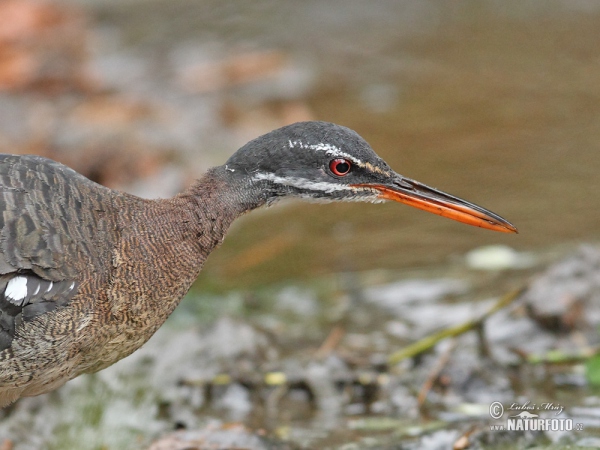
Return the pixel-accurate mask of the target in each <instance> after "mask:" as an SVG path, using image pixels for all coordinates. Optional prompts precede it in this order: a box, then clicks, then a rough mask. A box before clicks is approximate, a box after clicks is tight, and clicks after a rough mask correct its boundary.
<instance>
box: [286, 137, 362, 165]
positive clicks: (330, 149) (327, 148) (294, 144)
mask: <svg viewBox="0 0 600 450" xmlns="http://www.w3.org/2000/svg"><path fill="white" fill-rule="evenodd" d="M288 144H289V146H290V148H302V149H310V150H315V151H318V152H325V154H326V155H327V156H333V157H336V158H346V159H348V160H350V161H352V162H353V163H354V164H356V165H358V166H362V165H364V163H363V162H362V161H361V160H359V159H357V158H355V157H354V156H352V155H349V154H348V153H345V152H343V151H341V150H340V149H339V148H337V147H336V146H335V145H331V144H325V143H320V144H305V143H304V142H302V141H291V140H290V141H288Z"/></svg>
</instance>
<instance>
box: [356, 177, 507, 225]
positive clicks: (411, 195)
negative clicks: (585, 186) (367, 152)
mask: <svg viewBox="0 0 600 450" xmlns="http://www.w3.org/2000/svg"><path fill="white" fill-rule="evenodd" d="M354 186H356V187H368V188H371V189H375V190H377V191H379V197H380V198H382V199H386V200H394V201H396V202H400V203H404V204H406V205H410V206H414V207H415V208H419V209H422V210H424V211H429V212H431V213H434V214H438V215H440V216H443V217H448V218H449V219H453V220H457V221H459V222H462V223H466V224H469V225H473V226H476V227H481V228H487V229H488V230H494V231H501V232H503V233H518V231H517V228H516V227H515V226H514V225H513V224H511V223H510V222H508V221H507V220H505V219H503V218H502V217H500V216H499V215H498V214H495V213H493V212H491V211H489V210H487V209H485V208H482V207H481V206H477V205H475V204H473V203H470V202H468V201H466V200H463V199H461V198H458V197H454V196H453V195H450V194H446V193H445V192H442V191H438V190H437V189H434V188H432V187H429V186H427V185H425V184H422V183H419V182H418V181H415V180H410V179H408V178H403V177H398V179H397V180H395V181H394V182H393V184H390V185H383V184H356V185H354Z"/></svg>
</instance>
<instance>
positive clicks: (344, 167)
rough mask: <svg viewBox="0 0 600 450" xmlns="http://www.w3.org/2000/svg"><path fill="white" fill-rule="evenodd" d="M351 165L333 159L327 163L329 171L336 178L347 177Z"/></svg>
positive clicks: (341, 160) (345, 160)
mask: <svg viewBox="0 0 600 450" xmlns="http://www.w3.org/2000/svg"><path fill="white" fill-rule="evenodd" d="M351 168H352V164H351V163H350V161H348V160H347V159H334V160H333V161H331V162H330V163H329V169H330V170H331V171H332V172H333V173H334V174H335V175H337V176H338V177H343V176H344V175H348V172H350V169H351Z"/></svg>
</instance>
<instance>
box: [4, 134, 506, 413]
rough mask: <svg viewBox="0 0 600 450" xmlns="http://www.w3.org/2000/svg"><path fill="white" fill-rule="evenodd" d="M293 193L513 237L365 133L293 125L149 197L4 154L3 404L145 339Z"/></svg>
mask: <svg viewBox="0 0 600 450" xmlns="http://www.w3.org/2000/svg"><path fill="white" fill-rule="evenodd" d="M283 197H300V198H307V199H319V200H329V201H337V200H340V201H343V200H352V201H367V202H378V201H381V200H394V201H397V202H400V203H406V204H408V205H411V206H414V207H417V208H420V209H424V210H426V211H429V212H432V213H435V214H439V215H442V216H445V217H449V218H451V219H454V220H458V221H460V222H464V223H467V224H470V225H475V226H479V227H482V228H488V229H491V230H496V231H503V232H509V233H514V232H516V231H517V230H516V228H515V227H514V226H513V225H511V224H510V223H509V222H507V221H506V220H504V219H503V218H502V217H500V216H498V215H496V214H494V213H492V212H490V211H488V210H486V209H484V208H481V207H479V206H476V205H474V204H472V203H469V202H466V201H464V200H461V199H459V198H457V197H454V196H451V195H448V194H445V193H443V192H440V191H438V190H436V189H433V188H430V187H428V186H425V185H424V184H421V183H419V182H417V181H414V180H411V179H408V178H405V177H403V176H401V175H398V174H397V173H396V172H394V171H393V170H392V169H390V167H389V166H388V165H387V164H386V163H385V162H384V161H383V160H382V159H381V158H379V157H378V156H377V155H376V154H375V153H374V152H373V150H372V149H371V148H370V146H369V145H368V144H367V143H366V142H365V141H364V140H363V139H362V138H361V137H360V136H359V135H358V134H356V133H355V132H354V131H352V130H350V129H348V128H345V127H342V126H339V125H334V124H330V123H325V122H303V123H296V124H293V125H289V126H286V127H283V128H280V129H278V130H275V131H273V132H271V133H268V134H266V135H264V136H261V137H259V138H257V139H255V140H253V141H251V142H249V143H248V144H246V145H244V146H243V147H242V148H241V149H239V150H238V151H237V152H236V153H235V154H234V155H233V156H231V158H229V160H228V161H227V162H226V163H225V165H223V166H219V167H215V168H212V169H210V170H209V171H208V172H207V173H206V174H205V175H204V176H203V177H202V178H200V179H199V180H198V181H196V182H195V183H194V184H193V185H192V186H191V187H190V188H189V189H187V190H186V191H185V192H183V193H181V194H179V195H177V196H176V197H174V198H171V199H167V200H147V199H142V198H139V197H136V196H133V195H129V194H125V193H122V192H117V191H114V190H111V189H108V188H106V187H104V186H100V185H98V184H96V183H94V182H92V181H90V180H88V179H87V178H85V177H84V176H82V175H80V174H79V173H77V172H75V171H73V170H71V169H69V168H68V167H65V166H63V165H61V164H59V163H56V162H54V161H51V160H48V159H45V158H41V157H39V156H15V155H1V156H0V209H1V211H2V215H1V216H0V293H1V294H0V407H2V406H6V405H8V404H10V403H11V402H14V401H15V400H17V399H18V398H20V397H25V396H33V395H38V394H42V393H44V392H48V391H50V390H53V389H55V388H57V387H59V386H61V385H62V384H64V383H65V382H66V381H68V380H70V379H72V378H74V377H76V376H78V375H80V374H82V373H91V372H96V371H98V370H101V369H104V368H105V367H108V366H110V365H111V364H113V363H115V362H116V361H118V360H120V359H121V358H124V357H125V356H127V355H129V354H131V353H132V352H134V351H135V350H136V349H138V348H139V347H140V346H141V345H142V344H144V343H145V342H146V341H147V340H148V339H149V338H150V336H152V334H154V332H155V331H156V330H157V329H158V327H160V326H161V325H162V323H163V322H164V321H165V320H166V319H167V317H168V316H169V314H171V312H172V311H173V310H174V309H175V307H176V306H177V304H178V303H179V301H180V300H181V298H182V297H183V296H184V295H185V293H186V292H187V291H188V289H189V288H190V286H191V284H192V283H193V282H194V280H195V279H196V277H197V276H198V273H199V272H200V270H201V268H202V265H203V264H204V261H205V260H206V258H207V257H208V255H209V254H210V253H211V252H212V251H213V249H214V248H215V247H216V246H217V245H219V243H221V241H222V240H223V238H224V236H225V233H226V232H227V229H228V228H229V226H230V225H231V223H232V222H233V221H234V220H235V219H236V218H237V217H239V216H240V215H242V214H244V213H246V212H248V211H251V210H253V209H255V208H258V207H259V206H262V205H265V204H270V203H272V202H274V201H275V200H277V199H280V198H283Z"/></svg>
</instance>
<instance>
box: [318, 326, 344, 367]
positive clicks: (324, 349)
mask: <svg viewBox="0 0 600 450" xmlns="http://www.w3.org/2000/svg"><path fill="white" fill-rule="evenodd" d="M345 334H346V330H344V328H343V327H342V326H341V325H336V326H335V327H333V329H332V330H331V332H330V333H329V334H328V335H327V337H326V338H325V340H324V341H323V343H322V344H321V346H320V347H319V349H318V350H317V351H316V353H315V357H316V358H317V359H323V358H325V357H326V356H328V355H329V354H330V353H331V352H332V351H333V350H335V348H336V347H337V346H338V345H339V344H340V342H341V340H342V338H343V337H344V335H345Z"/></svg>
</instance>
